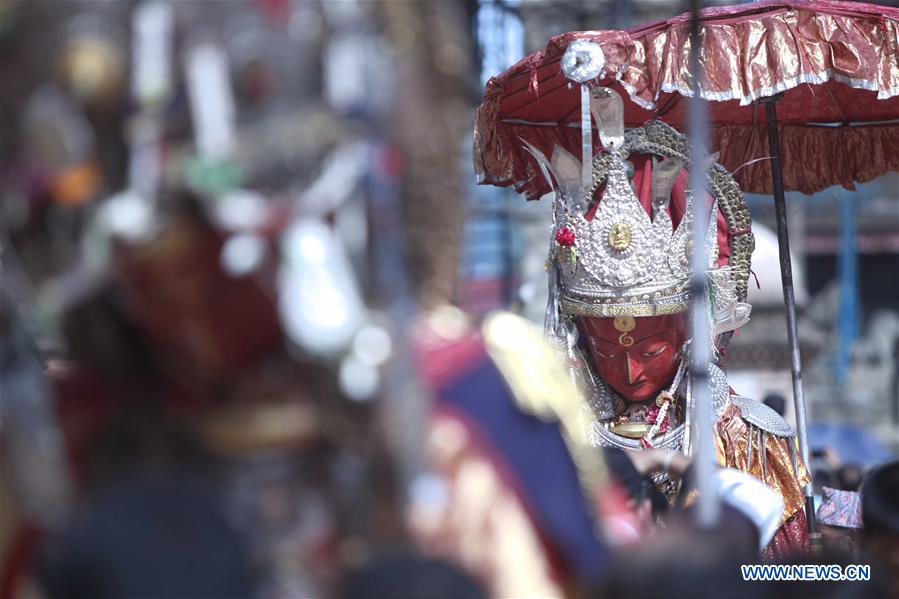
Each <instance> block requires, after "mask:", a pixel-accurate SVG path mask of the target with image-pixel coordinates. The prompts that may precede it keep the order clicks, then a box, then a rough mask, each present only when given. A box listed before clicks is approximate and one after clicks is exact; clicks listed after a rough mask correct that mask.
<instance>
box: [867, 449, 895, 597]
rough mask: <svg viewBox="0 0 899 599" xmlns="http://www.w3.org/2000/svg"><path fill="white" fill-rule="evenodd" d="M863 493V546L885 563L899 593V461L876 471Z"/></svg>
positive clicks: (891, 586) (871, 556)
mask: <svg viewBox="0 0 899 599" xmlns="http://www.w3.org/2000/svg"><path fill="white" fill-rule="evenodd" d="M861 494H862V525H863V529H862V535H861V540H862V546H863V549H864V551H865V553H866V554H867V556H868V558H869V559H871V560H873V561H876V562H878V563H879V564H880V565H881V569H882V571H883V573H884V576H885V578H887V584H888V586H889V591H890V592H891V593H896V594H899V460H895V461H892V462H889V463H887V464H884V465H882V466H880V467H878V468H875V469H874V470H872V471H871V472H870V473H869V474H868V475H867V476H866V477H865V479H864V481H863V482H862V490H861Z"/></svg>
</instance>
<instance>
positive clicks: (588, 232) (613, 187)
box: [525, 95, 751, 332]
mask: <svg viewBox="0 0 899 599" xmlns="http://www.w3.org/2000/svg"><path fill="white" fill-rule="evenodd" d="M600 97H602V96H601V95H600ZM609 120H610V119H608V118H606V119H605V121H606V122H608V121H609ZM601 137H602V136H601ZM660 139H661V140H662V142H660ZM665 140H667V142H666V141H665ZM525 149H526V150H528V151H529V152H530V153H531V154H532V155H533V156H534V157H535V158H536V160H537V163H538V166H539V167H540V170H541V171H542V173H543V175H544V176H545V177H546V179H547V181H549V183H550V187H551V188H552V189H553V191H554V195H555V199H554V210H553V215H554V226H553V237H552V241H551V243H550V262H549V264H550V266H551V268H552V269H554V270H556V271H557V272H558V276H556V277H554V280H555V281H556V283H555V286H554V287H553V285H552V284H551V289H550V292H551V296H552V297H551V302H552V303H554V305H555V306H556V309H558V310H559V311H560V312H561V313H562V314H564V315H567V316H568V317H570V316H603V317H605V316H608V317H617V316H634V317H636V316H654V315H661V314H674V313H678V312H683V311H685V310H686V309H687V307H688V305H689V300H690V276H691V254H692V252H693V210H692V204H693V201H694V194H693V192H692V190H689V189H688V190H686V191H685V199H686V205H685V206H684V214H683V217H682V218H681V220H680V222H679V223H678V225H677V227H676V228H675V227H674V226H673V223H672V219H671V216H670V213H669V210H668V203H669V201H670V193H671V189H672V187H673V185H674V181H675V179H676V178H677V176H678V174H679V173H680V170H681V168H682V167H683V166H684V165H686V164H688V161H689V150H688V148H687V147H686V141H685V139H684V138H683V136H682V135H681V134H680V133H678V132H677V131H675V130H674V129H672V128H670V127H669V126H667V125H664V124H663V123H660V122H658V121H655V122H652V123H650V124H649V125H646V126H644V127H641V128H639V129H635V130H631V131H629V132H628V133H627V135H626V136H625V140H624V143H621V144H615V147H613V148H611V151H603V152H600V153H599V154H597V155H596V156H594V158H593V165H592V166H593V181H592V185H591V187H589V188H588V189H586V190H585V189H584V187H583V186H582V178H581V163H580V161H579V160H577V159H576V158H575V157H574V156H572V155H571V154H570V153H569V152H567V151H566V150H564V149H563V148H561V147H559V146H555V147H554V149H553V152H552V157H551V158H550V159H547V158H546V156H545V155H543V154H542V153H541V152H540V151H539V150H537V149H536V148H535V147H534V146H532V145H530V144H528V143H527V142H525ZM632 152H639V153H643V154H653V155H654V157H659V156H661V157H663V158H664V160H659V161H656V160H655V158H654V160H653V169H652V202H651V205H650V206H648V207H644V206H643V204H642V203H641V202H640V199H639V198H638V196H637V194H636V192H635V191H634V189H633V187H632V185H631V181H630V177H629V173H628V171H629V167H630V165H629V163H628V162H627V157H628V156H629V155H630V154H631V153H632ZM716 159H717V156H709V157H707V159H706V160H705V161H703V164H700V165H697V167H698V168H702V169H703V171H704V172H706V174H707V176H706V179H707V182H712V183H713V184H712V185H710V186H709V187H710V191H711V192H712V196H713V198H714V199H713V203H712V206H711V211H710V218H709V222H708V228H707V235H706V245H705V247H704V248H702V251H703V252H704V255H705V264H706V267H707V269H708V275H709V276H708V283H709V289H710V297H711V299H712V300H713V306H712V308H713V312H714V315H715V321H716V325H720V326H716V332H721V331H720V330H718V329H723V330H732V329H733V328H736V327H738V326H740V325H742V324H743V323H745V322H746V321H747V320H748V318H749V312H750V309H749V305H748V304H746V303H744V302H743V301H742V300H743V299H745V283H741V280H742V277H743V274H742V272H733V271H732V270H731V268H730V266H724V267H720V268H716V264H717V261H718V257H719V256H718V252H719V249H718V236H717V233H718V219H719V215H720V214H723V215H724V217H725V220H727V217H728V216H729V214H731V213H734V206H737V208H741V209H745V207H744V206H745V205H744V204H743V199H742V194H741V193H740V192H739V188H737V187H735V186H733V187H732V188H730V187H728V188H727V190H728V194H729V195H728V197H723V196H724V195H726V194H721V193H716V191H718V189H719V188H720V187H721V185H717V186H716V185H715V184H714V183H715V181H717V179H720V178H722V177H723V178H731V177H730V174H729V173H727V171H726V170H724V169H723V167H721V166H720V165H717V164H715V162H716ZM710 173H711V175H713V176H714V177H715V181H713V180H712V178H711V175H710ZM731 179H732V178H731ZM602 183H605V188H604V191H603V193H602V196H601V198H599V200H598V205H597V206H596V207H595V210H594V209H593V205H592V202H591V200H592V195H593V192H594V191H595V190H596V189H597V188H598V187H599V186H600V185H601V184H602ZM734 190H736V191H735V192H734ZM701 197H705V194H704V193H703V194H702V196H701ZM721 199H723V200H724V206H723V208H724V210H723V211H722V210H719V207H721V203H720V202H719V200H721ZM731 220H733V219H731ZM727 224H728V226H729V227H731V228H732V229H733V228H734V227H733V226H732V224H731V222H729V221H728V223H727ZM748 235H749V240H750V243H751V233H749V234H748ZM738 249H741V255H742V252H744V251H745V250H744V249H742V248H738ZM749 251H750V252H751V246H750V247H749ZM733 257H734V251H733V248H732V252H731V262H733ZM746 262H747V269H746V270H747V271H748V260H746ZM741 264H742V262H741ZM746 274H747V275H748V272H747V273H746ZM559 316H561V314H560V315H559Z"/></svg>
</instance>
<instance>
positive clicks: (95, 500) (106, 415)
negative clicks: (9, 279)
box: [17, 196, 404, 599]
mask: <svg viewBox="0 0 899 599" xmlns="http://www.w3.org/2000/svg"><path fill="white" fill-rule="evenodd" d="M175 199H176V202H174V208H173V209H171V210H166V211H165V212H164V214H162V215H161V218H160V228H159V231H158V233H157V234H156V235H154V236H153V237H152V238H151V239H148V240H144V241H141V242H137V243H119V242H116V243H117V246H116V252H115V258H114V260H113V262H112V264H111V268H110V272H109V273H108V274H109V276H108V277H106V278H105V279H104V283H103V284H102V285H100V286H98V287H97V288H95V289H92V290H89V291H88V292H86V293H84V294H83V295H80V296H76V297H71V298H68V301H67V303H65V306H66V309H65V313H64V315H63V329H64V331H65V337H66V345H67V347H68V350H69V353H68V354H67V355H66V357H65V359H64V360H58V359H57V360H55V361H54V362H55V363H56V366H54V368H52V369H51V373H52V375H53V379H54V382H55V383H56V387H57V391H58V393H57V395H58V400H57V402H56V403H57V405H56V411H57V413H58V415H59V422H60V427H61V429H62V432H63V437H64V439H65V445H66V453H67V457H68V460H69V464H68V466H69V469H70V470H71V472H72V473H73V478H74V479H75V481H76V485H75V486H76V488H77V497H76V500H75V501H74V502H73V504H74V508H73V509H72V510H71V512H72V516H71V518H70V520H69V524H68V526H65V527H57V529H56V530H47V533H48V534H45V538H44V540H43V542H42V543H41V546H40V550H39V556H40V559H39V560H37V561H38V565H37V566H34V569H35V570H37V573H38V576H37V578H38V579H39V582H40V585H41V586H42V587H43V590H44V591H45V592H46V594H47V595H48V596H49V597H97V598H102V597H109V598H113V597H153V598H163V597H173V598H182V597H197V598H200V597H210V598H212V597H215V598H219V597H253V596H259V597H266V598H267V599H268V598H277V597H298V596H328V595H332V594H334V593H335V592H336V589H337V587H338V586H339V585H340V584H341V581H342V578H343V576H344V572H345V570H347V569H348V568H349V567H355V566H357V565H359V564H361V563H363V562H365V561H366V559H367V558H368V557H369V556H371V555H372V554H374V553H375V549H380V548H382V547H393V546H402V545H403V543H404V540H403V536H404V535H403V530H402V527H401V526H400V524H399V517H398V515H397V514H398V512H399V507H398V505H397V499H396V498H397V496H398V493H397V490H396V489H395V488H394V487H396V486H398V482H397V480H396V478H395V477H394V475H393V472H392V465H391V463H390V460H388V459H387V456H386V454H385V452H384V451H383V448H382V440H381V437H380V436H379V435H378V434H376V432H375V431H374V427H373V422H374V421H375V419H374V418H373V414H372V406H373V404H372V403H363V402H351V401H349V400H348V399H347V397H346V395H345V394H344V392H343V390H342V387H341V386H340V383H339V377H338V373H337V372H336V368H334V362H332V361H328V360H325V359H322V358H320V357H313V355H312V354H311V353H310V352H308V351H307V348H306V347H305V346H301V345H299V344H296V345H292V346H290V350H289V351H288V350H287V348H286V346H287V345H288V343H287V342H285V339H284V337H285V334H284V332H283V330H284V329H286V328H287V327H286V326H285V325H283V324H282V319H284V318H285V317H284V315H283V314H282V315H280V316H281V318H279V312H278V306H277V304H276V302H275V298H276V297H277V294H276V293H275V292H274V289H273V288H274V287H275V285H274V278H275V277H274V270H275V268H274V266H275V264H273V262H275V260H274V259H273V257H271V255H269V259H268V260H267V261H265V262H264V263H263V264H262V265H261V266H260V268H259V269H258V271H257V272H256V273H254V276H252V277H249V276H231V275H229V274H227V273H226V272H224V270H223V266H222V263H221V254H222V251H223V240H222V236H221V234H220V233H219V232H218V231H217V230H216V229H215V228H213V227H212V226H211V225H209V223H208V221H207V220H206V218H205V217H204V215H203V213H202V211H201V210H199V209H198V207H197V206H196V205H195V203H194V202H192V200H191V198H189V197H180V196H179V197H177V198H175ZM316 231H318V229H316V230H315V231H313V232H316ZM293 235H299V237H300V239H299V242H304V243H299V244H298V245H300V247H301V248H305V247H307V246H308V245H310V244H313V243H314V242H315V240H316V239H317V238H312V237H311V236H307V235H306V234H305V233H303V232H302V231H301V232H300V233H298V234H297V233H296V231H293V230H291V231H289V232H288V235H287V237H288V238H289V240H291V241H297V240H296V239H294V237H293ZM288 249H289V248H288ZM313 249H314V248H313ZM343 274H347V273H343ZM324 286H325V285H324V284H322V285H319V287H317V288H309V287H304V290H305V291H308V292H310V293H312V292H314V291H316V290H320V289H321V288H322V287H324ZM330 290H331V288H328V289H326V291H330ZM312 299H313V300H315V299H320V298H312ZM341 299H345V298H342V297H334V296H333V295H331V296H329V301H330V302H331V304H332V305H334V304H335V303H336V302H337V301H338V300H341ZM311 305H321V304H317V303H316V302H314V301H312V302H311ZM282 309H283V306H282ZM292 310H293V312H292V313H291V316H292V317H293V318H294V320H293V321H291V322H292V323H295V322H296V321H297V320H301V319H302V318H304V317H307V318H311V317H313V316H315V315H312V316H310V315H309V311H308V305H306V304H296V305H293V306H292ZM329 322H333V321H329ZM351 332H352V331H351ZM351 340H352V337H350V341H351ZM18 434H20V433H19V431H17V435H18Z"/></svg>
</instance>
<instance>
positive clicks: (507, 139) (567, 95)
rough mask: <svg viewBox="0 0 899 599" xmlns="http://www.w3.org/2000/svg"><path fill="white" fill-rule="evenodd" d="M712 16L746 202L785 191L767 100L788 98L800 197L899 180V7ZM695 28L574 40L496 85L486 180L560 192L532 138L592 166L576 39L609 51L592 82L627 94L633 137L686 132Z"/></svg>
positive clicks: (485, 136)
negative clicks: (777, 178) (569, 53)
mask: <svg viewBox="0 0 899 599" xmlns="http://www.w3.org/2000/svg"><path fill="white" fill-rule="evenodd" d="M699 19H700V27H701V34H700V35H701V39H702V48H701V63H702V66H703V70H704V73H705V74H704V77H703V79H702V81H701V84H700V90H701V96H702V97H703V98H705V99H707V100H710V102H709V104H708V115H709V122H710V125H711V128H710V131H709V133H710V148H711V150H712V151H715V150H718V151H720V152H721V155H720V158H719V162H721V164H723V165H724V166H725V167H726V168H727V169H728V170H730V171H736V172H735V173H734V176H735V178H736V179H737V182H738V183H739V184H740V186H741V188H742V189H743V190H744V191H746V192H752V193H766V194H770V193H772V176H771V166H770V161H769V160H757V159H760V158H766V157H769V156H770V155H771V153H770V151H769V145H768V136H767V134H766V130H765V108H764V107H763V106H759V105H758V104H757V103H756V101H757V100H759V99H763V98H768V97H772V96H775V95H776V94H778V93H782V94H783V97H782V99H780V101H779V102H778V103H777V121H778V123H779V130H780V139H781V149H782V152H781V154H782V165H783V181H784V188H785V189H786V190H797V191H802V192H804V193H813V192H815V191H819V190H821V189H824V188H826V187H829V186H831V185H837V184H838V185H843V186H844V187H847V188H850V189H852V188H853V182H864V181H868V180H870V179H873V178H875V177H877V176H879V175H881V174H883V173H885V172H887V171H889V170H899V151H897V149H896V148H899V9H897V8H891V7H885V6H875V5H870V4H862V3H854V2H834V1H827V0H817V1H814V2H810V1H803V0H787V1H779V0H766V1H762V2H756V3H753V4H747V5H740V6H732V7H724V8H710V9H706V10H703V11H701V12H700V13H699ZM689 31H690V15H689V14H684V15H681V16H678V17H675V18H673V19H670V20H667V21H658V22H654V23H649V24H647V25H643V26H640V27H637V28H634V29H631V30H629V31H584V32H571V33H566V34H563V35H560V36H557V37H554V38H552V39H551V40H550V42H549V44H548V45H547V46H546V48H545V49H544V50H542V51H540V52H536V53H534V54H532V55H530V56H528V57H526V58H524V59H523V60H521V61H519V62H518V63H517V64H515V65H514V66H512V67H511V68H509V69H508V70H507V71H505V72H504V73H502V74H501V75H499V76H498V77H494V78H493V79H491V80H490V81H489V82H488V84H487V89H486V92H485V95H484V102H483V103H482V104H481V106H480V107H479V108H478V111H477V117H476V123H475V135H474V156H475V166H476V170H477V172H478V173H479V176H480V179H481V182H482V183H485V184H492V185H499V186H509V185H513V186H514V187H515V189H516V190H517V191H519V192H521V193H524V194H525V195H526V196H527V197H528V198H529V199H535V198H537V197H540V196H541V195H542V194H544V193H546V192H548V191H549V188H548V186H547V183H546V181H545V179H544V177H543V176H542V175H541V174H540V172H539V168H538V166H537V164H536V163H535V161H534V159H533V158H532V157H531V156H530V155H529V154H528V153H527V152H526V151H525V150H524V149H523V147H522V145H523V144H522V143H521V139H524V140H527V141H528V142H530V143H531V144H533V145H534V146H536V147H537V148H538V149H540V150H541V151H543V152H544V153H545V154H547V155H549V154H551V152H552V146H553V145H554V144H559V145H561V146H563V147H565V148H566V149H568V150H569V151H570V152H572V153H573V154H575V155H580V143H581V136H580V129H579V128H580V94H579V90H578V87H579V86H578V85H572V84H571V83H570V82H569V80H568V79H566V78H565V75H564V74H563V73H562V70H561V68H560V60H561V58H562V55H563V53H564V52H565V50H566V48H567V47H568V45H569V44H570V43H571V42H573V41H575V40H588V41H591V42H594V43H596V44H598V45H599V46H600V48H601V49H602V52H603V55H604V59H605V64H604V69H603V73H602V74H601V75H600V76H598V77H597V78H596V79H594V80H592V81H590V82H588V84H589V85H602V86H606V87H612V88H613V89H616V90H617V91H618V92H619V93H620V94H621V96H622V97H623V98H624V104H625V113H624V118H625V124H626V125H627V126H630V127H636V126H640V125H643V124H644V123H646V122H647V121H649V120H650V119H653V118H659V119H661V120H664V121H665V122H667V123H668V124H670V125H672V126H673V127H675V128H676V129H679V130H682V131H684V130H685V129H686V121H687V96H690V95H691V80H690V74H689V68H688V66H689V55H690V40H689ZM594 138H595V136H594ZM598 149H599V148H598V147H597V148H596V150H598ZM753 160H757V161H756V162H752V161H753Z"/></svg>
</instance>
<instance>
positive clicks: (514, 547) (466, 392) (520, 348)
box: [411, 308, 642, 597]
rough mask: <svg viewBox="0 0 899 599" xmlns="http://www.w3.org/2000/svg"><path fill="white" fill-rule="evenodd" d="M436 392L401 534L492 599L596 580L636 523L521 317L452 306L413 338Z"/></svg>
mask: <svg viewBox="0 0 899 599" xmlns="http://www.w3.org/2000/svg"><path fill="white" fill-rule="evenodd" d="M415 345H416V349H417V351H416V355H417V357H418V364H419V368H420V372H421V373H422V376H423V379H424V381H425V383H426V384H427V386H428V387H429V388H430V389H431V390H432V392H433V394H434V396H435V402H434V406H433V411H432V414H431V419H430V422H429V426H428V436H427V450H426V451H427V461H428V466H429V474H427V475H425V476H423V477H422V478H421V480H419V481H417V483H416V484H415V486H414V487H413V489H412V501H413V503H412V506H411V526H412V532H413V534H414V535H415V536H416V538H417V539H418V541H419V545H420V546H421V547H422V548H423V550H425V551H427V552H430V553H432V554H437V555H442V556H445V557H448V558H450V559H453V560H454V561H456V562H457V563H459V564H461V565H462V566H464V567H465V568H466V569H467V570H468V571H469V572H471V573H473V574H474V575H475V576H477V578H478V579H479V580H481V581H482V582H483V583H484V585H485V586H486V588H487V589H488V591H489V594H490V595H491V596H495V597H510V596H541V597H545V596H549V597H558V596H565V595H578V594H582V593H583V592H585V591H586V590H587V589H590V588H592V587H594V586H595V585H596V584H597V583H598V581H599V580H601V578H602V577H603V576H604V575H605V574H606V572H607V568H608V565H609V560H610V555H611V552H610V548H609V543H610V542H613V543H621V542H633V541H634V540H636V539H638V538H639V536H640V534H641V532H642V525H641V523H640V522H639V520H638V518H637V517H636V515H635V514H634V513H633V511H632V510H630V509H628V507H627V506H626V491H625V490H624V488H623V487H621V485H620V484H619V483H618V482H617V481H616V480H615V479H614V477H612V476H609V473H608V472H607V469H606V465H605V463H604V460H603V457H602V453H601V452H597V451H596V450H595V449H594V448H592V447H591V446H590V445H589V444H588V443H587V442H586V439H585V437H584V436H583V435H582V434H581V430H580V404H581V402H582V399H581V396H580V394H579V393H578V392H577V389H576V387H574V386H573V384H572V383H571V381H570V379H569V378H568V377H567V375H566V373H565V372H564V369H563V368H561V367H560V366H559V365H558V363H557V362H556V360H555V359H554V352H553V351H552V349H551V348H550V347H548V346H547V345H546V344H545V342H544V341H543V340H542V339H541V336H540V334H539V332H538V331H537V330H535V329H534V328H533V325H531V324H530V323H529V322H526V321H524V320H523V319H521V318H520V317H517V316H513V315H511V314H508V313H497V314H494V315H491V316H490V317H488V319H487V320H486V321H485V322H484V323H483V325H482V326H481V327H476V326H472V324H471V323H469V322H468V321H467V319H466V318H465V316H464V315H462V314H461V313H460V312H459V311H457V310H455V309H453V308H442V309H439V310H436V311H435V312H434V313H433V314H431V315H430V316H429V317H428V318H427V319H426V320H425V321H423V322H420V323H419V324H418V326H417V327H416V331H415Z"/></svg>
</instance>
